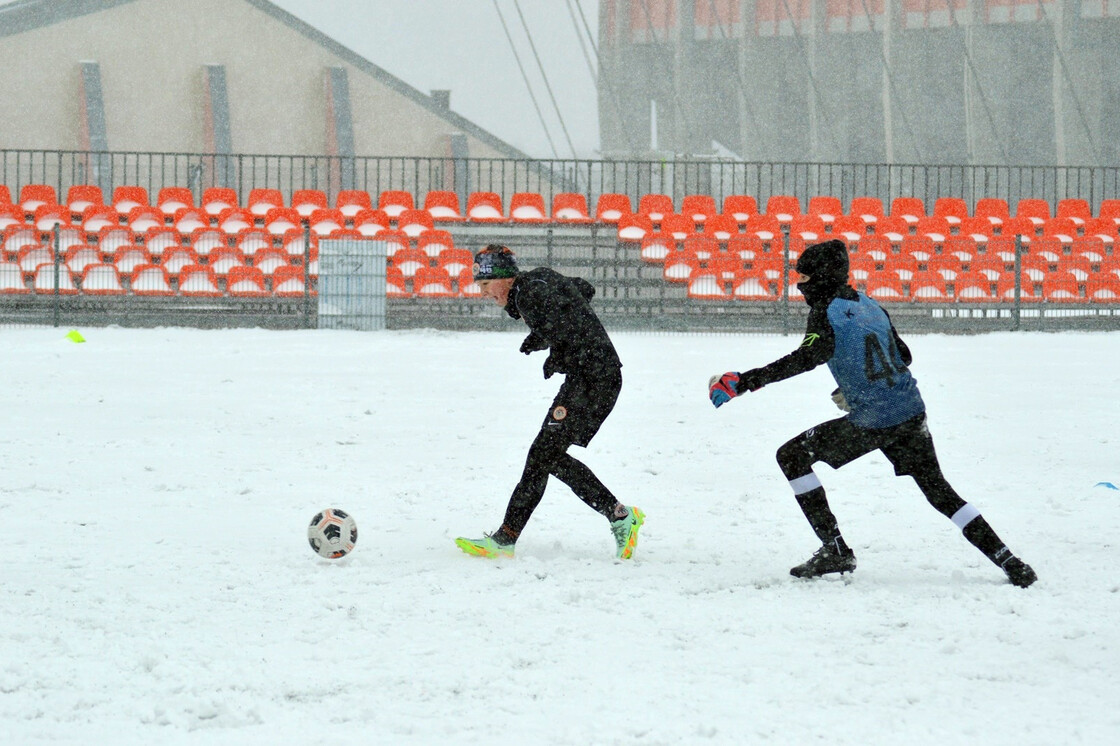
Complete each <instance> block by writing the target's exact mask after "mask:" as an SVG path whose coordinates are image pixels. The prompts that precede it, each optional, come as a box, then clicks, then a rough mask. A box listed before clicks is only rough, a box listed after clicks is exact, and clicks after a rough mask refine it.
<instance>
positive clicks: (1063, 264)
mask: <svg viewBox="0 0 1120 746" xmlns="http://www.w3.org/2000/svg"><path fill="white" fill-rule="evenodd" d="M1057 271H1059V272H1069V273H1070V274H1071V275H1073V276H1074V277H1076V278H1077V281H1078V282H1079V283H1081V284H1082V285H1084V284H1085V283H1086V282H1087V281H1088V280H1089V277H1090V276H1092V275H1093V265H1092V263H1091V262H1090V261H1089V257H1087V256H1082V255H1077V254H1075V255H1062V256H1061V257H1059V258H1058V265H1057Z"/></svg>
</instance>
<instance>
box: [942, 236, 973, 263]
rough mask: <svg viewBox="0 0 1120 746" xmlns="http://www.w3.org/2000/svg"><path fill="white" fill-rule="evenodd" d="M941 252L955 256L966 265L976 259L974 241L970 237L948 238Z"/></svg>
mask: <svg viewBox="0 0 1120 746" xmlns="http://www.w3.org/2000/svg"><path fill="white" fill-rule="evenodd" d="M942 252H943V253H945V254H950V255H952V256H955V257H957V259H960V260H961V262H963V263H965V264H967V263H969V262H971V261H972V260H973V259H974V258H975V257H976V241H975V240H974V239H973V238H972V236H949V238H948V239H946V241H945V243H944V248H943V249H942Z"/></svg>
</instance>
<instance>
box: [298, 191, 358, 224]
mask: <svg viewBox="0 0 1120 746" xmlns="http://www.w3.org/2000/svg"><path fill="white" fill-rule="evenodd" d="M292 208H293V209H294V210H295V211H296V212H298V213H299V214H300V217H304V218H306V217H307V216H309V215H310V214H311V213H313V212H315V211H316V210H327V209H330V205H328V204H327V195H326V193H325V192H323V191H321V190H319V189H297V190H296V191H294V192H292ZM344 222H345V221H344Z"/></svg>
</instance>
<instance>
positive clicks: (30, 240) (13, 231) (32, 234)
mask: <svg viewBox="0 0 1120 746" xmlns="http://www.w3.org/2000/svg"><path fill="white" fill-rule="evenodd" d="M130 238H131V236H130ZM42 240H43V236H42V234H41V233H40V232H39V231H37V230H36V229H35V228H34V227H32V226H29V225H23V224H20V225H12V226H8V227H7V228H5V229H4V239H3V251H4V258H5V259H6V260H8V261H12V260H13V259H15V258H16V256H17V255H18V254H19V251H20V249H22V248H23V247H24V246H31V245H38V244H40V243H41V242H42Z"/></svg>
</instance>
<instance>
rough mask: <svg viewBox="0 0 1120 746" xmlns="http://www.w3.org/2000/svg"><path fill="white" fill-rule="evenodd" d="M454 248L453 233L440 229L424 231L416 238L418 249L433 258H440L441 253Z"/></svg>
mask: <svg viewBox="0 0 1120 746" xmlns="http://www.w3.org/2000/svg"><path fill="white" fill-rule="evenodd" d="M454 246H455V240H454V239H453V238H452V237H451V233H450V232H448V231H445V230H441V229H439V228H434V229H432V230H428V231H424V232H423V233H421V234H420V235H419V236H417V237H416V248H418V249H420V250H422V251H423V252H424V253H426V254H427V255H428V256H430V257H433V258H434V257H437V256H439V255H440V252H443V251H446V250H447V249H450V248H454ZM467 253H468V254H469V253H470V252H469V251H468V252H467Z"/></svg>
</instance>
